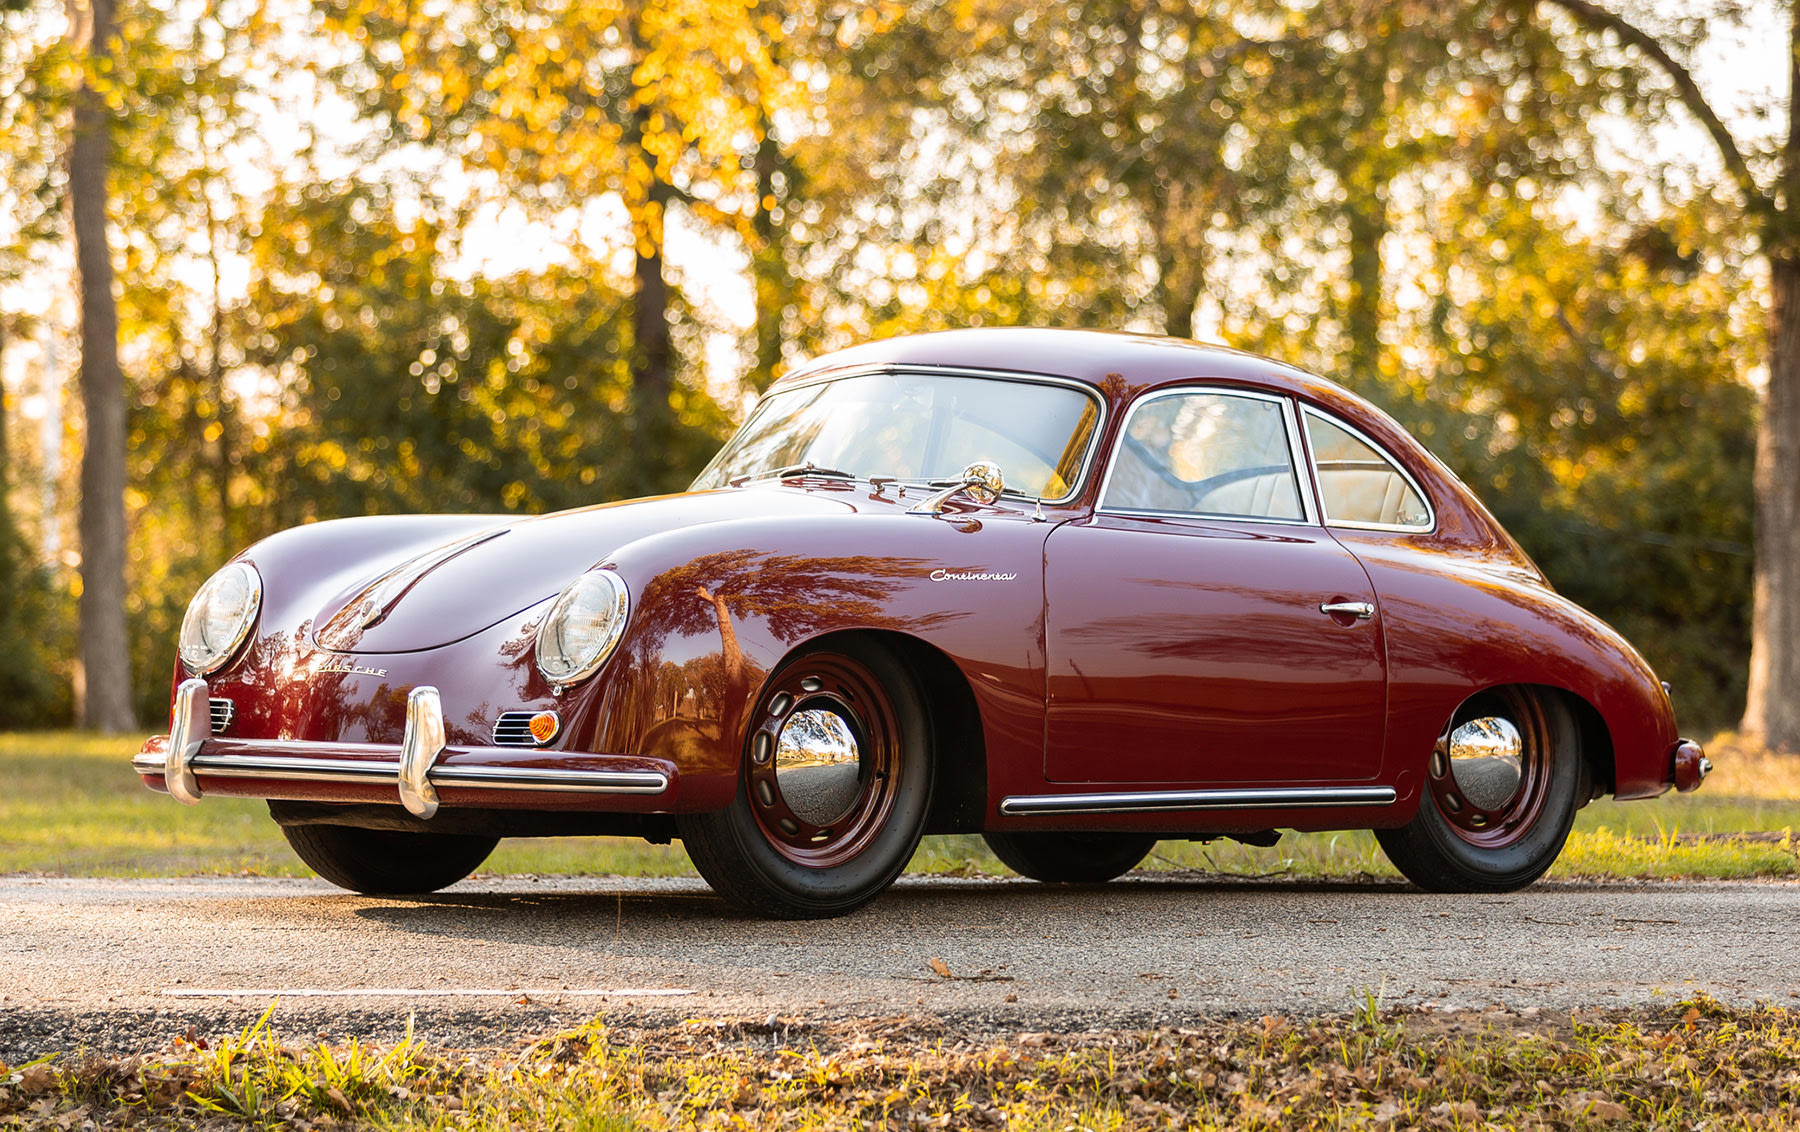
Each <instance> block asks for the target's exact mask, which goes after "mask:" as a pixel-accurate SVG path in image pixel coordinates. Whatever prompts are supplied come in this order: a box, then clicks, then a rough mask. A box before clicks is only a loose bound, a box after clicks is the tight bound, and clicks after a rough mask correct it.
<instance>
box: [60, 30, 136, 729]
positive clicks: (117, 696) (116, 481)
mask: <svg viewBox="0 0 1800 1132" xmlns="http://www.w3.org/2000/svg"><path fill="white" fill-rule="evenodd" d="M88 14H89V28H88V38H87V54H88V61H89V64H90V66H89V72H88V73H89V77H88V78H87V79H86V80H85V81H84V82H83V84H82V88H81V90H80V91H79V92H78V93H77V95H76V98H75V124H74V137H73V138H72V139H71V142H70V145H69V208H70V217H71V227H72V228H73V229H74V232H75V270H76V276H77V280H78V287H79V290H80V297H81V373H80V380H81V404H82V409H83V412H84V413H85V415H86V421H87V425H86V434H85V438H84V442H83V445H82V453H81V517H80V524H79V526H80V533H81V598H80V606H79V610H80V618H81V631H80V641H79V645H80V654H81V655H80V663H79V664H78V665H77V668H76V675H75V713H76V720H77V722H78V723H79V725H80V726H82V727H89V728H94V729H97V730H99V731H103V732H108V733H116V732H121V731H131V730H135V729H136V727H137V719H136V717H135V714H134V713H133V711H132V706H131V700H132V696H131V651H130V640H129V637H128V635H127V632H126V626H125V375H124V373H123V372H121V370H120V369H119V316H118V311H117V310H116V309H115V308H114V305H113V292H112V287H113V274H112V258H111V253H110V252H109V250H108V248H107V241H106V174H107V166H108V165H109V164H110V162H111V160H112V139H111V134H110V131H111V124H112V116H111V113H110V112H109V111H108V109H107V106H106V98H105V96H104V94H103V93H102V92H101V91H99V90H97V89H96V88H95V79H94V77H93V76H95V75H96V74H106V73H108V72H107V71H103V70H102V69H101V67H100V64H101V63H103V62H104V61H105V60H107V59H108V58H109V56H110V55H111V52H112V48H113V40H114V39H115V38H116V35H117V32H116V29H115V28H114V22H113V0H89V11H88Z"/></svg>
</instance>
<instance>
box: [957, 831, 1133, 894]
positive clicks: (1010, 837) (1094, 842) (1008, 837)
mask: <svg viewBox="0 0 1800 1132" xmlns="http://www.w3.org/2000/svg"><path fill="white" fill-rule="evenodd" d="M981 837H982V840H984V841H986V842H987V844H988V848H989V849H992V850H993V851H994V856H996V857H998V858H1000V861H1001V863H1002V864H1004V865H1005V866H1006V867H1007V868H1009V869H1011V870H1012V871H1013V872H1015V873H1018V874H1019V875H1020V876H1025V877H1030V878H1031V879H1032V880H1041V881H1044V882H1045V883H1047V884H1101V883H1103V882H1105V881H1109V880H1112V879H1113V878H1114V877H1117V876H1123V875H1124V874H1126V873H1128V872H1130V871H1131V870H1132V869H1133V868H1135V867H1136V866H1137V864H1138V862H1139V861H1142V860H1143V859H1144V858H1145V857H1147V856H1148V855H1149V854H1150V850H1151V849H1153V848H1155V846H1156V838H1155V837H1153V836H1151V835H1149V834H1142V833H984V834H982V835H981Z"/></svg>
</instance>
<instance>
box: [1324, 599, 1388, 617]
mask: <svg viewBox="0 0 1800 1132" xmlns="http://www.w3.org/2000/svg"><path fill="white" fill-rule="evenodd" d="M1319 612H1320V613H1324V614H1328V615H1330V616H1332V617H1354V618H1356V619H1357V620H1358V621H1367V620H1368V619H1369V618H1371V617H1373V616H1375V606H1374V603H1372V602H1367V601H1328V602H1326V603H1324V604H1323V605H1321V606H1319Z"/></svg>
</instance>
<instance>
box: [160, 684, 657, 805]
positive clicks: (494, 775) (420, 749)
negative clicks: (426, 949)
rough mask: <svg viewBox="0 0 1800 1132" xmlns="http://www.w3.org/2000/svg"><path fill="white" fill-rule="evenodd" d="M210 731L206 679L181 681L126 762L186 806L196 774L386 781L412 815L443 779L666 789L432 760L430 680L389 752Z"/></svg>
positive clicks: (527, 786)
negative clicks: (156, 743) (165, 718)
mask: <svg viewBox="0 0 1800 1132" xmlns="http://www.w3.org/2000/svg"><path fill="white" fill-rule="evenodd" d="M210 731H211V716H210V713H209V712H208V710H207V687H206V681H204V680H198V679H195V680H188V681H185V682H183V683H182V685H181V687H180V688H179V689H177V691H176V694H175V709H174V713H173V718H172V721H171V726H170V730H169V740H168V750H167V752H166V753H162V754H160V756H159V753H158V752H154V751H143V752H140V753H139V754H138V755H137V756H136V757H135V758H133V759H132V760H131V769H133V770H135V771H137V772H138V773H139V774H142V775H148V776H161V778H162V780H163V783H164V785H165V786H167V787H168V790H169V794H170V795H171V796H173V797H174V798H175V799H176V800H178V801H180V802H183V803H185V804H187V805H190V806H192V805H194V804H195V803H197V802H199V801H200V798H201V789H200V781H199V776H200V775H202V774H209V775H217V776H219V777H224V778H253V779H254V778H263V779H282V780H287V781H298V782H338V783H353V784H357V785H364V786H369V785H376V786H392V787H393V788H394V789H395V791H396V793H397V795H398V797H399V801H400V804H401V805H403V806H405V807H406V809H407V811H408V812H409V813H412V814H414V815H416V816H417V817H420V818H429V817H431V816H432V815H433V814H435V813H437V810H438V793H437V792H438V788H439V787H445V786H452V787H467V788H474V789H480V790H528V791H545V792H552V793H564V794H570V793H573V794H661V793H664V792H665V791H667V790H668V789H669V776H668V775H666V774H663V773H661V772H658V771H635V770H632V771H627V770H574V769H560V768H556V767H511V766H455V765H438V759H439V758H440V756H442V755H443V754H444V752H445V751H453V750H454V748H451V747H449V746H448V745H447V743H446V742H445V731H444V709H443V703H442V700H441V699H440V697H439V695H438V690H437V689H436V688H433V687H430V686H421V687H418V688H414V689H413V690H412V692H411V694H410V695H408V696H407V698H406V734H405V738H404V739H403V740H402V742H401V744H400V751H399V757H398V758H396V759H381V758H344V757H341V755H342V753H343V752H345V751H346V750H349V749H351V748H353V747H356V748H360V749H364V750H370V751H376V750H381V751H392V750H393V748H392V747H391V746H390V747H383V748H376V747H372V746H371V747H362V745H359V744H342V743H308V742H300V741H294V740H269V741H266V742H257V743H256V744H255V747H256V748H257V749H256V751H255V752H252V753H246V752H240V751H231V750H224V751H220V750H217V749H215V750H212V751H208V750H207V749H206V748H207V746H208V741H207V735H208V734H209V733H210ZM213 745H214V747H215V748H216V747H219V746H225V745H226V744H222V743H214V744H213ZM331 752H336V753H337V756H336V757H334V755H333V754H332V753H331Z"/></svg>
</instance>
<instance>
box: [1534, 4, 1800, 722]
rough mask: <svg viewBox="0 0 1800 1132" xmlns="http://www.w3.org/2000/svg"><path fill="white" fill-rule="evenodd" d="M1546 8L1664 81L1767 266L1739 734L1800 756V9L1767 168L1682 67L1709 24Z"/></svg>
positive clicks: (1589, 7)
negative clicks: (1779, 131) (1783, 115)
mask: <svg viewBox="0 0 1800 1132" xmlns="http://www.w3.org/2000/svg"><path fill="white" fill-rule="evenodd" d="M1541 5H1542V6H1543V7H1545V8H1549V9H1554V10H1556V11H1558V12H1561V13H1563V14H1564V15H1566V16H1567V17H1568V18H1569V19H1570V20H1571V21H1573V23H1574V25H1575V26H1576V27H1577V28H1579V29H1580V30H1582V31H1584V32H1586V33H1589V34H1590V35H1592V36H1593V37H1595V40H1596V41H1598V42H1596V43H1595V44H1594V46H1595V48H1596V50H1598V49H1601V48H1604V47H1606V46H1610V45H1611V44H1616V45H1618V46H1622V47H1624V48H1625V49H1626V50H1628V51H1630V52H1632V53H1633V54H1635V55H1637V56H1638V57H1640V58H1642V59H1643V60H1644V61H1645V62H1646V64H1647V65H1648V66H1650V67H1652V68H1654V69H1655V70H1656V71H1657V72H1658V73H1660V74H1661V76H1662V78H1663V79H1664V80H1665V81H1666V83H1667V84H1668V88H1669V91H1668V93H1669V95H1670V96H1671V97H1672V98H1673V100H1674V101H1676V102H1678V103H1680V105H1681V106H1683V107H1684V108H1685V109H1686V110H1687V111H1688V113H1690V114H1692V115H1693V117H1694V118H1695V120H1696V121H1698V123H1699V124H1700V126H1701V127H1702V128H1703V129H1704V130H1705V132H1706V134H1707V136H1708V137H1709V138H1710V139H1711V141H1712V143H1713V146H1714V147H1715V148H1716V149H1717V150H1718V154H1719V159H1720V163H1721V165H1722V166H1723V169H1724V174H1725V176H1726V178H1727V179H1728V182H1729V185H1730V187H1731V188H1732V189H1734V190H1735V191H1736V193H1737V195H1738V197H1739V199H1740V207H1741V208H1742V222H1743V228H1744V230H1745V231H1747V232H1749V233H1750V234H1752V235H1753V236H1754V238H1755V239H1756V241H1757V243H1758V244H1759V246H1760V250H1761V252H1762V255H1763V256H1764V257H1765V258H1766V259H1767V260H1768V264H1769V284H1770V304H1769V314H1768V322H1767V327H1766V333H1767V336H1768V345H1769V351H1768V366H1769V380H1768V387H1767V390H1766V392H1765V393H1764V395H1763V399H1762V415H1761V418H1760V420H1759V422H1758V426H1757V434H1756V568H1755V581H1754V595H1755V608H1754V613H1753V616H1752V622H1751V645H1750V681H1749V689H1748V692H1747V694H1746V697H1745V705H1744V716H1743V721H1742V724H1741V730H1742V731H1743V732H1744V733H1746V734H1747V735H1751V736H1755V737H1758V738H1760V739H1762V740H1763V742H1765V743H1767V744H1768V745H1769V746H1770V747H1771V748H1774V749H1777V750H1783V751H1790V752H1800V97H1797V95H1800V4H1796V3H1793V2H1791V0H1790V2H1789V3H1788V4H1787V11H1788V33H1787V38H1788V43H1789V51H1788V58H1789V97H1788V106H1787V123H1786V135H1787V136H1786V139H1785V141H1784V142H1783V143H1782V145H1781V148H1780V152H1779V153H1778V154H1775V155H1771V157H1772V159H1771V160H1759V161H1753V160H1752V159H1753V157H1755V156H1756V155H1754V154H1752V153H1749V152H1747V151H1746V150H1745V149H1744V148H1742V147H1740V146H1739V144H1738V141H1737V139H1736V137H1734V136H1733V134H1732V132H1731V130H1730V129H1729V128H1728V127H1727V126H1726V125H1725V123H1724V121H1723V120H1722V119H1721V118H1720V116H1719V114H1718V112H1717V111H1716V110H1715V109H1714V108H1713V106H1712V104H1711V103H1710V102H1709V101H1708V99H1707V97H1706V95H1705V93H1704V92H1702V91H1701V89H1700V86H1699V84H1698V83H1697V82H1696V81H1695V80H1694V76H1693V73H1692V72H1691V71H1690V70H1689V68H1688V67H1687V66H1686V65H1685V64H1684V63H1683V62H1682V61H1681V58H1680V56H1682V55H1683V54H1684V53H1686V52H1687V51H1689V50H1691V48H1692V47H1693V45H1694V43H1695V42H1696V41H1697V39H1698V38H1699V37H1700V36H1702V35H1703V34H1704V30H1705V28H1704V24H1691V25H1690V26H1689V28H1688V29H1687V31H1686V33H1685V34H1676V35H1671V36H1667V37H1664V38H1659V37H1658V36H1656V35H1653V34H1651V33H1650V32H1649V31H1646V30H1645V29H1644V28H1642V27H1640V26H1639V25H1638V24H1637V23H1634V22H1632V21H1631V20H1628V19H1626V18H1625V17H1624V16H1622V15H1620V14H1619V13H1617V12H1615V11H1613V10H1611V9H1609V8H1607V7H1604V6H1602V5H1601V4H1598V3H1593V2H1591V0H1541ZM1665 40H1666V41H1665ZM1609 41H1610V42H1609Z"/></svg>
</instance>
